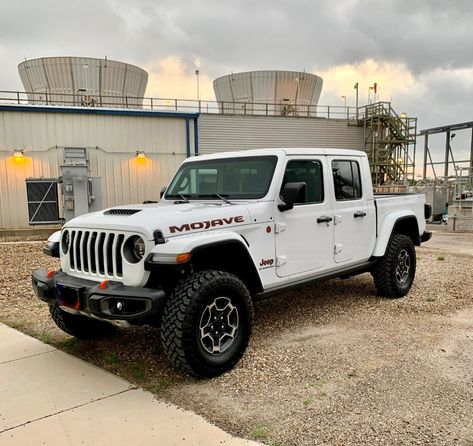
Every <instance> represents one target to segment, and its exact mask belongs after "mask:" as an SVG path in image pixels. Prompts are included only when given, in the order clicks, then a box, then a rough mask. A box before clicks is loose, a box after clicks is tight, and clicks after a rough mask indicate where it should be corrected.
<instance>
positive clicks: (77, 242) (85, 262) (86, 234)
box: [68, 229, 125, 279]
mask: <svg viewBox="0 0 473 446" xmlns="http://www.w3.org/2000/svg"><path fill="white" fill-rule="evenodd" d="M124 240H125V235H124V234H116V233H113V232H104V231H88V230H75V229H73V230H71V231H70V247H69V252H68V256H69V263H70V267H71V269H72V270H73V271H77V272H81V273H84V274H90V275H92V276H97V277H106V278H110V279H112V278H122V277H123V263H122V255H121V252H122V246H123V242H124Z"/></svg>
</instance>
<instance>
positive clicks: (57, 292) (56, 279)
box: [32, 269, 166, 322]
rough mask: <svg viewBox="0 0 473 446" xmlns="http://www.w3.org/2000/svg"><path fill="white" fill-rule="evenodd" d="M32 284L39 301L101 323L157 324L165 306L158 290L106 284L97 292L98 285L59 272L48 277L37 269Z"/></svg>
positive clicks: (164, 296)
mask: <svg viewBox="0 0 473 446" xmlns="http://www.w3.org/2000/svg"><path fill="white" fill-rule="evenodd" d="M32 282H33V289H34V292H35V294H36V296H38V298H39V299H41V300H43V301H45V302H48V303H49V304H53V303H55V302H57V303H58V304H59V305H60V306H61V307H65V308H67V309H68V310H69V311H75V312H77V313H80V314H84V315H89V316H91V315H92V316H95V317H98V318H100V319H110V320H121V321H130V322H132V321H136V322H138V320H150V319H154V320H156V319H157V318H158V317H159V316H160V315H161V313H162V310H163V308H164V304H165V302H166V295H165V293H164V291H163V290H161V289H153V288H140V287H130V286H125V285H122V284H121V283H119V282H108V283H107V284H106V286H105V287H104V288H100V287H99V285H100V284H99V283H98V282H94V281H92V280H85V279H78V278H76V277H71V276H68V275H67V274H66V273H64V272H61V271H58V272H56V273H55V274H54V275H53V276H52V277H48V271H47V270H45V269H38V270H36V271H34V272H33V274H32Z"/></svg>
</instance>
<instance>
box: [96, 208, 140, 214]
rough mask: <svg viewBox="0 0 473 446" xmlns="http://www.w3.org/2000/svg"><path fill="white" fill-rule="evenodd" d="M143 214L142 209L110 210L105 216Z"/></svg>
mask: <svg viewBox="0 0 473 446" xmlns="http://www.w3.org/2000/svg"><path fill="white" fill-rule="evenodd" d="M137 212H141V209H109V210H108V211H105V212H104V213H103V214H104V215H133V214H136V213H137Z"/></svg>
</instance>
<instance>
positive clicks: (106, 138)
mask: <svg viewBox="0 0 473 446" xmlns="http://www.w3.org/2000/svg"><path fill="white" fill-rule="evenodd" d="M189 127H190V128H189V130H190V147H191V148H192V149H193V147H194V138H193V135H194V131H193V120H192V119H190V126H189ZM64 147H87V151H88V156H89V160H90V168H91V175H92V176H100V177H102V188H103V199H102V203H103V206H104V207H109V206H114V205H118V204H126V203H133V202H142V201H144V200H157V199H159V191H160V189H161V188H162V186H164V185H166V184H167V183H168V182H169V180H170V178H171V177H172V175H173V173H174V172H175V170H176V169H177V167H178V166H179V165H180V163H181V162H182V160H183V159H185V157H186V149H187V142H186V122H185V119H184V118H179V117H175V118H174V117H162V116H156V117H144V116H143V117H142V116H120V115H104V114H99V115H96V114H78V113H57V112H56V113H51V112H37V111H35V112H21V111H0V229H11V228H12V229H16V228H28V227H29V225H28V208H27V198H26V185H25V179H26V178H31V177H34V178H39V177H44V178H55V177H58V176H59V174H60V172H59V166H60V165H61V164H62V162H63V148H64ZM14 149H24V151H25V156H24V158H23V159H20V160H16V159H14V157H13V156H12V155H13V150H14ZM137 150H144V151H145V153H146V155H147V158H146V159H145V160H138V159H137V158H136V156H135V155H136V151H137ZM191 152H193V150H192V151H191Z"/></svg>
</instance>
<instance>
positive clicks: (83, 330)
mask: <svg viewBox="0 0 473 446" xmlns="http://www.w3.org/2000/svg"><path fill="white" fill-rule="evenodd" d="M49 313H50V314H51V317H52V319H53V321H54V322H55V323H56V325H57V326H58V327H59V328H60V329H61V330H62V331H64V332H65V333H67V334H70V335H71V336H74V337H76V338H77V339H84V340H85V339H97V338H103V337H108V336H112V335H113V334H114V333H115V332H116V327H115V326H114V325H112V324H109V323H108V322H101V321H96V320H94V319H91V318H89V317H86V316H80V315H75V314H70V313H67V312H65V311H64V310H62V309H61V308H60V307H59V305H57V304H56V303H55V304H53V305H50V306H49Z"/></svg>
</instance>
